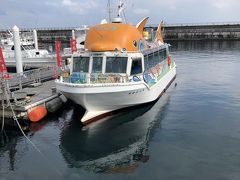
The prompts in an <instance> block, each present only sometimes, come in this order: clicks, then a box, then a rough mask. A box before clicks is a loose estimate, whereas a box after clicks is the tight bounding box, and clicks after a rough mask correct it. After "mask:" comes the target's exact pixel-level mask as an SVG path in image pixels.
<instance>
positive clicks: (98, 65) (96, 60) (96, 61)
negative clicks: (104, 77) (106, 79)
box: [92, 57, 103, 73]
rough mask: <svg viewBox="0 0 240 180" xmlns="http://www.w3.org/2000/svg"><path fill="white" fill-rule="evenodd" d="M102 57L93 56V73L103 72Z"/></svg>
mask: <svg viewBox="0 0 240 180" xmlns="http://www.w3.org/2000/svg"><path fill="white" fill-rule="evenodd" d="M102 59H103V58H102V57H93V66H92V72H93V73H102Z"/></svg>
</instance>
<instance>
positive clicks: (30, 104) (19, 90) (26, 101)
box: [0, 68, 67, 126]
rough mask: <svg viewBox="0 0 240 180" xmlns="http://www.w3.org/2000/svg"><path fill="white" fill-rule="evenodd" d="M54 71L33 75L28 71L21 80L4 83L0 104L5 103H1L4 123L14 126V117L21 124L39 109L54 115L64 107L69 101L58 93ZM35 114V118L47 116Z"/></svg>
mask: <svg viewBox="0 0 240 180" xmlns="http://www.w3.org/2000/svg"><path fill="white" fill-rule="evenodd" d="M54 71H55V70H54V69H53V68H52V69H48V73H47V71H46V69H42V72H41V70H39V69H37V70H34V71H31V74H29V72H28V71H26V72H24V74H23V75H22V76H20V77H21V78H20V79H21V80H18V81H16V80H15V79H14V78H13V79H10V80H9V81H5V82H4V83H5V84H3V83H2V85H1V92H0V102H4V103H1V106H0V117H4V118H5V121H4V123H6V124H7V125H8V126H14V123H13V119H14V117H16V118H17V119H18V120H19V122H21V121H22V122H24V121H25V122H26V120H29V114H30V113H31V112H33V110H34V109H36V108H37V107H42V108H43V109H46V112H48V113H53V112H55V111H57V110H59V109H60V108H61V107H62V105H63V104H64V103H65V102H66V101H67V99H66V98H65V97H64V96H63V95H62V94H60V93H59V92H57V91H56V88H55V84H54V80H55V79H54V75H55V73H54ZM39 72H40V73H39ZM36 74H39V76H38V77H37V75H36ZM41 74H42V75H41ZM15 77H18V75H15ZM33 77H35V78H33ZM23 79H24V81H23ZM4 86H5V87H4ZM4 88H8V90H9V91H4V90H3V89H4ZM3 104H4V106H3ZM34 113H35V116H38V117H41V118H43V117H44V116H45V114H39V113H42V112H34ZM30 120H31V119H30ZM33 120H34V119H33ZM33 120H32V121H33ZM34 121H35V120H34ZM2 122H3V121H0V124H1V123H2Z"/></svg>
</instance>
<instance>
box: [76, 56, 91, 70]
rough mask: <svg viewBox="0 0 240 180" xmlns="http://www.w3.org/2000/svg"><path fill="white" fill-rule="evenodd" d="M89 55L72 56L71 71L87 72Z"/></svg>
mask: <svg viewBox="0 0 240 180" xmlns="http://www.w3.org/2000/svg"><path fill="white" fill-rule="evenodd" d="M88 67H89V57H74V58H73V72H85V73H87V72H88Z"/></svg>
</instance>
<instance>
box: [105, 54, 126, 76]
mask: <svg viewBox="0 0 240 180" xmlns="http://www.w3.org/2000/svg"><path fill="white" fill-rule="evenodd" d="M127 60H128V58H127V57H107V62H106V73H126V70H127Z"/></svg>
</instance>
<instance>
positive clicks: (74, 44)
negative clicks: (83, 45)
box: [70, 38, 77, 53]
mask: <svg viewBox="0 0 240 180" xmlns="http://www.w3.org/2000/svg"><path fill="white" fill-rule="evenodd" d="M70 47H71V51H72V53H74V52H77V41H76V39H74V38H71V39H70Z"/></svg>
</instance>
